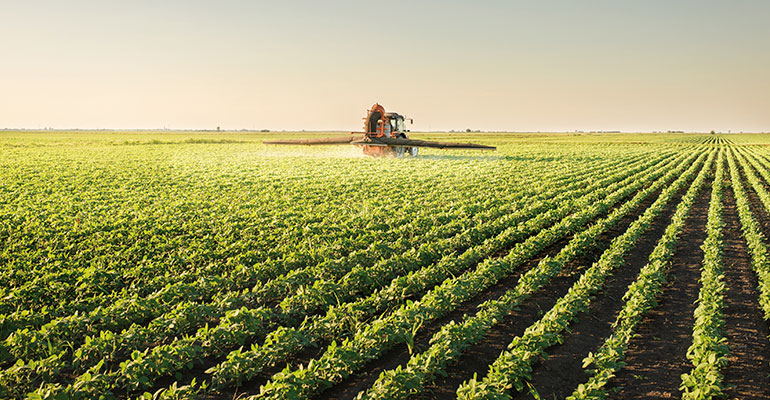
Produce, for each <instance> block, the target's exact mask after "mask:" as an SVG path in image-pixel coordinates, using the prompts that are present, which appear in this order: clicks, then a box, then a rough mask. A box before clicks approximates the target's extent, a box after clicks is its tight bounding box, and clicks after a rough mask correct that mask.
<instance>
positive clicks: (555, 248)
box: [319, 192, 659, 399]
mask: <svg viewBox="0 0 770 400" xmlns="http://www.w3.org/2000/svg"><path fill="white" fill-rule="evenodd" d="M658 193H659V192H656V193H653V194H652V195H651V196H650V198H651V199H653V200H648V201H645V202H644V203H643V204H642V206H640V207H639V208H638V209H637V210H634V214H635V215H638V214H640V213H641V212H643V211H644V209H646V208H647V207H649V205H650V204H651V203H652V201H654V199H655V198H657V195H658ZM635 194H636V193H632V194H630V195H629V196H627V197H626V198H624V199H622V200H620V201H619V202H618V203H617V204H616V205H615V206H613V207H612V208H611V209H610V210H609V211H608V212H607V213H604V214H602V215H599V216H597V217H596V218H593V219H592V220H591V221H590V222H589V223H588V224H586V226H590V224H591V223H593V222H594V221H596V220H598V219H601V218H604V217H605V216H606V215H608V214H609V213H611V212H612V211H613V210H615V209H616V208H617V207H619V206H620V205H622V204H623V202H624V201H626V200H627V199H630V198H631V197H633V196H634V195H635ZM629 218H630V217H629ZM633 218H634V219H635V218H636V217H635V216H634V217H633ZM631 221H633V219H630V220H629V221H628V222H626V220H623V221H622V223H621V225H623V224H630V222H631ZM623 229H625V228H623ZM621 232H622V231H621ZM618 234H620V233H614V234H613V236H612V237H614V236H617V235H618ZM571 239H572V235H570V236H568V237H566V238H564V239H562V240H560V241H558V242H556V243H554V244H552V245H551V246H548V247H547V248H546V249H545V250H543V251H542V252H540V254H538V255H537V256H536V257H535V258H533V259H531V260H529V261H528V262H526V263H525V264H524V265H522V266H521V267H519V268H518V269H517V271H516V272H515V273H514V274H512V275H510V276H508V277H507V278H504V279H502V280H501V281H500V282H498V283H497V284H495V285H494V286H492V287H490V288H489V289H488V290H485V291H484V292H483V293H481V294H479V295H478V296H476V297H474V298H473V299H471V300H469V301H467V302H465V303H463V304H462V305H460V306H459V307H458V308H456V309H455V311H453V312H452V313H450V314H449V315H447V316H445V317H443V318H440V319H437V320H435V321H432V322H431V323H429V324H427V325H426V326H425V327H423V328H422V329H421V330H420V332H419V333H418V334H417V335H416V336H415V338H414V349H413V351H416V352H421V351H424V350H426V349H427V348H428V347H429V346H430V343H429V341H430V338H431V337H432V336H433V334H434V333H436V332H437V331H438V330H440V329H441V327H442V326H444V325H445V324H447V323H449V322H451V321H459V320H461V319H462V317H463V316H464V315H466V314H474V313H475V312H476V308H477V307H478V305H479V304H481V303H483V302H485V301H487V300H491V299H496V298H498V297H500V296H501V295H502V294H503V293H505V292H506V291H507V290H509V289H510V288H512V287H514V286H515V285H516V283H517V281H518V279H519V276H520V275H521V274H522V273H524V272H526V271H528V270H530V269H531V268H532V267H534V266H535V265H537V263H538V262H540V260H541V259H542V258H544V257H546V256H554V255H556V254H557V253H558V252H559V251H561V249H562V248H563V247H564V246H565V245H566V244H567V243H568V242H569V241H570V240H571ZM610 240H611V238H610V239H608V240H607V241H606V242H607V244H608V243H609V241H610ZM600 254H601V251H599V252H591V253H590V254H586V255H584V256H583V257H581V259H580V260H578V261H577V262H576V263H573V265H572V269H575V268H576V265H577V264H580V265H586V264H588V265H590V263H591V262H593V261H588V260H589V259H590V260H593V258H598V255H600ZM577 277H578V275H577V274H569V275H564V276H560V277H558V278H556V279H554V284H555V285H557V286H559V287H563V288H561V289H558V290H557V289H555V287H556V286H554V285H551V286H549V289H554V290H550V291H551V292H553V291H558V292H559V295H558V296H556V297H554V298H553V302H551V303H547V301H545V300H544V301H541V302H539V303H536V304H534V308H533V309H532V310H531V312H530V313H529V314H531V315H535V316H537V318H539V316H540V315H542V313H543V312H544V311H545V310H548V308H550V307H551V306H552V305H553V303H554V302H555V300H556V299H557V298H558V297H559V296H561V295H563V294H564V293H566V291H567V289H569V287H570V286H571V285H572V283H573V282H574V281H575V280H576V279H577ZM548 301H550V300H548ZM527 307H528V306H527V305H523V307H522V310H524V309H526V308H527ZM529 307H532V305H530V306H529ZM537 318H535V319H533V320H532V321H531V322H534V321H535V320H536V319H537ZM531 322H530V323H531ZM519 324H520V321H517V325H519ZM524 327H526V325H524ZM501 340H504V339H501ZM506 343H507V342H506ZM503 346H504V345H503ZM497 355H499V351H498V352H497V354H496V355H495V357H496V356H497ZM409 358H410V354H409V348H408V347H407V346H406V345H405V344H401V345H398V346H396V347H395V348H393V349H391V350H390V351H388V352H387V353H386V354H385V355H383V357H381V358H379V359H377V360H375V361H373V362H372V363H370V364H369V366H368V367H367V368H366V369H364V370H362V371H360V372H358V373H356V374H353V375H352V376H351V377H349V378H348V379H346V380H345V381H343V382H342V383H340V384H338V385H336V386H334V387H333V388H331V389H329V390H327V391H324V392H323V393H322V394H321V395H320V396H319V398H335V399H348V398H353V397H355V396H356V395H357V394H358V392H360V391H362V390H366V389H368V388H369V387H370V386H371V385H372V384H373V383H374V381H375V380H376V379H377V377H379V375H380V373H381V372H382V371H385V370H389V369H392V368H396V367H397V366H399V365H402V366H403V365H405V364H406V363H407V361H409ZM484 370H486V365H485V366H484ZM458 385H459V383H458Z"/></svg>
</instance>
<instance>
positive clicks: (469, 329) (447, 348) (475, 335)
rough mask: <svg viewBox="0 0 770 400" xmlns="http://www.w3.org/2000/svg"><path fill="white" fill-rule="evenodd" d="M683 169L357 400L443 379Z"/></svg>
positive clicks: (396, 394) (400, 393) (397, 394)
mask: <svg viewBox="0 0 770 400" xmlns="http://www.w3.org/2000/svg"><path fill="white" fill-rule="evenodd" d="M684 169H685V166H684V164H683V165H682V166H680V167H678V168H675V169H671V170H670V172H668V173H667V174H666V175H665V176H664V177H662V178H661V179H659V180H658V181H656V182H655V183H654V184H652V185H650V186H648V187H647V188H646V189H644V190H642V191H641V192H639V193H637V195H636V196H634V197H633V198H632V199H631V200H629V201H627V202H626V203H624V204H623V205H622V206H621V207H618V208H617V209H615V210H614V211H613V212H612V213H611V214H610V215H608V216H607V217H605V218H603V219H601V220H599V221H597V222H596V223H594V224H592V225H591V227H590V228H588V229H586V230H584V231H582V232H580V233H578V234H576V235H575V236H574V237H573V238H572V239H571V240H570V242H569V243H568V244H567V245H566V246H565V247H564V248H563V249H562V250H561V251H560V252H559V253H558V254H557V255H556V256H554V257H552V258H551V257H546V258H544V259H542V260H541V261H540V262H539V263H538V264H537V266H535V267H534V268H532V269H531V270H529V271H527V272H526V273H525V274H523V275H522V276H521V277H520V278H519V280H518V283H517V285H516V286H515V287H514V288H513V289H511V290H509V291H507V292H506V293H505V294H503V295H502V296H500V298H498V299H496V300H490V301H487V302H485V303H483V304H481V305H480V306H479V311H478V312H477V313H476V314H475V315H474V316H472V317H465V318H464V319H463V320H462V322H460V323H454V322H451V323H449V324H447V325H444V326H443V327H442V328H441V330H440V331H439V332H437V333H436V334H434V335H433V337H432V338H431V340H430V344H431V346H430V348H428V350H426V351H425V352H423V353H420V354H416V355H413V356H412V357H411V358H410V359H409V361H408V362H407V364H406V366H405V367H404V368H402V367H401V366H399V367H397V368H396V369H392V370H388V371H384V372H383V373H381V374H380V377H379V378H378V379H377V381H376V382H375V383H374V385H373V386H372V387H371V388H370V389H369V390H367V391H366V393H360V394H359V396H358V398H361V399H398V398H406V397H408V396H409V395H411V394H414V393H417V392H418V391H419V390H420V389H421V388H422V387H423V386H424V384H425V383H426V382H427V381H429V380H431V379H432V378H433V377H435V376H436V375H444V374H445V373H446V372H445V370H446V367H447V366H448V365H449V364H450V363H452V362H456V361H457V360H458V359H459V358H460V357H461V356H462V353H463V352H464V350H465V349H467V348H468V347H469V346H471V345H473V344H475V343H477V342H478V341H479V340H480V339H481V338H482V337H484V336H485V335H486V334H487V332H488V331H489V329H491V328H492V327H493V326H494V325H496V324H497V323H498V322H500V321H502V320H503V319H504V318H505V316H506V315H508V314H509V313H511V312H512V311H513V310H515V309H516V307H518V306H519V305H520V304H521V302H522V301H523V300H525V299H526V298H527V297H529V296H530V295H532V294H533V293H535V292H536V291H538V290H540V289H541V288H543V287H544V286H546V285H547V284H548V283H549V282H550V280H551V278H552V277H554V276H556V275H557V274H558V273H559V272H560V271H561V270H562V268H563V267H564V266H565V265H566V264H567V263H568V262H570V261H571V260H573V259H575V258H576V257H577V256H579V255H581V254H584V253H585V252H587V251H588V250H589V249H592V248H594V247H596V246H597V244H598V243H597V242H596V241H597V239H598V238H599V236H600V235H601V234H602V233H604V232H606V231H607V230H609V229H611V228H612V227H614V226H616V225H617V224H618V223H619V222H620V221H621V219H622V218H623V217H624V216H626V215H627V214H628V213H630V212H631V211H632V210H634V209H636V208H637V207H638V206H639V205H640V204H641V203H642V202H643V201H644V200H645V199H646V198H647V197H649V196H650V195H651V194H652V193H654V192H656V191H658V190H662V189H663V188H664V186H665V185H668V184H669V183H670V182H671V181H672V180H673V179H674V178H675V177H677V176H678V175H679V174H681V173H682V171H683V170H684ZM670 193H673V192H670Z"/></svg>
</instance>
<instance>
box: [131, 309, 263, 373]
mask: <svg viewBox="0 0 770 400" xmlns="http://www.w3.org/2000/svg"><path fill="white" fill-rule="evenodd" d="M241 312H242V313H244V314H246V315H248V316H249V318H253V317H254V316H265V315H266V313H267V311H265V310H253V311H249V310H241ZM224 322H225V323H223V324H220V325H221V326H222V329H218V328H214V329H213V330H206V331H203V332H199V333H200V334H199V335H198V338H196V339H194V340H195V341H192V340H183V341H181V342H180V343H179V344H177V345H176V346H174V347H176V348H178V349H184V348H185V345H187V344H194V343H203V344H204V346H205V345H206V340H205V338H206V337H207V336H215V335H213V334H211V333H210V332H222V331H223V329H227V332H232V331H237V330H235V329H232V328H233V327H232V326H229V325H228V323H227V322H228V321H224ZM252 322H253V321H249V323H252ZM239 328H243V327H242V326H240V327H239ZM249 328H252V326H250V327H249ZM245 332H246V333H244V332H243V331H241V332H240V333H241V334H244V335H246V336H248V335H249V333H248V332H249V331H248V329H245ZM253 333H256V332H252V334H253ZM201 336H202V337H203V338H201ZM191 339H192V338H191ZM215 344H217V343H215ZM234 344H236V345H237V341H236V343H234ZM190 347H194V346H192V345H190ZM207 347H210V350H212V351H213V350H217V349H218V346H207ZM172 348H173V347H172ZM163 351H167V348H165V347H163V346H161V348H160V350H158V349H155V350H153V352H152V353H151V354H152V355H154V356H155V357H157V356H158V355H160V356H161V357H167V356H166V355H164V354H166V353H163ZM194 353H195V352H194ZM133 357H134V359H133V360H132V362H131V363H126V364H125V365H137V364H138V365H141V364H142V363H143V361H141V358H142V357H141V354H139V355H138V356H137V353H135V354H134V356H133ZM187 358H188V359H189V358H190V356H189V355H188V356H187ZM193 359H194V358H193ZM144 363H145V364H146V362H144ZM137 381H138V382H141V380H137Z"/></svg>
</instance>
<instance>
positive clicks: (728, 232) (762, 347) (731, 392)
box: [723, 182, 770, 399]
mask: <svg viewBox="0 0 770 400" xmlns="http://www.w3.org/2000/svg"><path fill="white" fill-rule="evenodd" d="M744 183H745V182H744ZM725 194H726V196H725V210H724V220H725V232H724V245H725V253H724V260H725V283H726V284H727V293H726V295H725V310H724V314H725V327H726V335H725V336H726V337H727V343H728V346H729V348H730V353H729V355H728V360H729V361H728V364H727V366H726V367H725V369H724V371H723V373H724V384H725V387H726V390H725V392H726V394H727V398H729V399H769V398H770V386H769V385H767V377H768V376H770V364H768V360H770V342H768V340H767V337H768V334H769V333H770V332H768V326H767V322H766V321H765V320H764V319H762V310H761V309H760V307H759V301H758V299H759V292H758V291H757V277H756V274H755V273H754V271H753V270H752V267H751V258H750V256H749V253H748V245H747V244H746V240H745V239H744V237H743V234H742V233H741V225H740V220H739V218H738V212H737V209H736V205H735V198H734V194H733V192H732V189H728V190H727V191H726V192H725ZM755 200H756V201H758V199H755ZM757 206H760V207H761V204H757V203H755V204H754V205H753V206H752V207H751V208H752V209H754V212H755V217H759V218H764V219H767V214H766V213H763V212H759V213H758V212H757V210H760V209H759V208H757ZM765 222H766V221H765Z"/></svg>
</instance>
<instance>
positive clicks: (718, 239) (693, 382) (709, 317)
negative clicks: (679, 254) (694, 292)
mask: <svg viewBox="0 0 770 400" xmlns="http://www.w3.org/2000/svg"><path fill="white" fill-rule="evenodd" d="M723 155H724V151H723V150H720V152H719V156H718V158H717V171H716V174H715V175H714V181H713V183H712V187H711V200H710V202H709V213H708V219H707V221H706V239H705V240H704V242H703V245H702V246H701V248H702V249H703V265H702V267H701V277H700V283H701V288H700V291H699V292H698V307H697V308H696V309H695V312H694V317H695V324H694V326H693V335H692V336H693V340H692V345H691V346H690V348H689V349H688V350H687V358H688V359H689V360H690V361H691V362H692V366H693V367H692V370H690V372H688V373H685V374H683V375H682V385H681V389H682V390H683V391H684V393H683V394H682V398H683V399H686V400H696V399H703V400H706V399H712V398H718V397H721V396H723V395H724V394H723V392H722V389H723V388H724V385H723V382H722V373H721V371H720V370H721V368H722V367H724V365H725V364H726V363H727V353H728V348H727V339H726V338H725V332H724V328H725V318H724V313H723V310H724V307H725V306H724V295H725V291H726V287H725V280H724V274H723V259H724V258H723V256H724V243H723V242H722V238H723V233H722V231H723V229H724V220H723V218H722V210H723V205H722V201H723V198H724V185H725V182H724V157H723Z"/></svg>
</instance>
